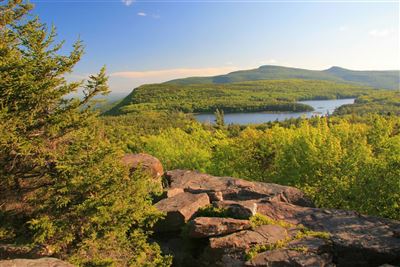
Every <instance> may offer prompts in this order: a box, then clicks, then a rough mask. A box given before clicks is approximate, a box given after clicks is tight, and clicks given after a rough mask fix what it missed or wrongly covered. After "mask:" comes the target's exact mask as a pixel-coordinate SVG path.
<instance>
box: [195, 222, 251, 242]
mask: <svg viewBox="0 0 400 267" xmlns="http://www.w3.org/2000/svg"><path fill="white" fill-rule="evenodd" d="M250 227H251V225H250V222H249V221H248V220H237V219H232V218H217V217H211V218H210V217H198V218H195V219H194V220H192V221H190V222H189V223H188V236H189V237H192V238H205V237H212V236H219V235H226V234H231V233H234V232H237V231H241V230H245V229H250Z"/></svg>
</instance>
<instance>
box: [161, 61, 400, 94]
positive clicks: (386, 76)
mask: <svg viewBox="0 0 400 267" xmlns="http://www.w3.org/2000/svg"><path fill="white" fill-rule="evenodd" d="M278 79H279V80H281V79H305V80H326V81H335V82H346V83H357V84H361V85H367V86H371V87H375V88H384V89H392V90H398V89H400V71H398V70H388V71H373V70H372V71H358V70H349V69H344V68H341V67H331V68H329V69H327V70H321V71H319V70H307V69H300V68H290V67H282V66H274V65H265V66H261V67H259V68H257V69H250V70H241V71H235V72H231V73H228V74H225V75H217V76H211V77H190V78H184V79H176V80H171V81H168V82H166V83H167V84H168V83H173V84H181V85H185V84H207V83H214V84H224V83H233V82H242V81H257V80H278Z"/></svg>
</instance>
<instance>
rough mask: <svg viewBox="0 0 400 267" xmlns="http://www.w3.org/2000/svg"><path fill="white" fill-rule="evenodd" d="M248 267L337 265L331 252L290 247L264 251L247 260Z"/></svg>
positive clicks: (323, 266) (318, 266)
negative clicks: (306, 250)
mask: <svg viewBox="0 0 400 267" xmlns="http://www.w3.org/2000/svg"><path fill="white" fill-rule="evenodd" d="M245 266H248V267H250V266H251V267H262V266H263V267H268V266H279V267H292V266H296V267H328V266H332V267H333V266H335V265H334V264H333V263H332V256H331V255H329V254H322V255H317V254H314V253H310V252H301V251H295V250H289V249H278V250H271V251H266V252H262V253H260V254H258V255H256V256H255V257H254V258H253V259H251V260H249V261H247V262H246V263H245Z"/></svg>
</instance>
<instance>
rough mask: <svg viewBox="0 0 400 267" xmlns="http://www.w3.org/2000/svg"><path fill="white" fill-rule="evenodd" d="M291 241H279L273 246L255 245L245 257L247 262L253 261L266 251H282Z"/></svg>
mask: <svg viewBox="0 0 400 267" xmlns="http://www.w3.org/2000/svg"><path fill="white" fill-rule="evenodd" d="M290 241H291V240H290V239H284V240H279V241H277V242H275V243H271V244H265V245H255V246H253V247H251V248H250V249H249V250H248V251H247V252H246V255H245V259H246V260H251V259H252V258H254V257H255V256H257V255H258V254H259V253H262V252H265V251H270V250H275V249H280V248H284V247H286V246H287V244H288V243H289V242H290Z"/></svg>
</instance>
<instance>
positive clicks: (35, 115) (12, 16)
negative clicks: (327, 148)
mask: <svg viewBox="0 0 400 267" xmlns="http://www.w3.org/2000/svg"><path fill="white" fill-rule="evenodd" d="M1 2H3V1H1ZM31 9H32V6H31V5H30V4H27V3H25V2H23V1H21V0H9V1H7V2H5V3H0V177H1V179H0V186H1V192H0V198H1V202H2V203H3V204H2V206H1V210H0V219H1V220H0V239H1V238H3V239H4V237H5V238H8V239H10V238H11V239H12V238H14V240H15V238H16V239H20V238H21V237H24V242H26V243H28V244H36V245H38V246H39V247H40V248H42V252H43V253H45V254H47V255H52V254H55V255H58V256H59V257H62V258H67V259H70V260H71V261H73V262H74V263H76V264H79V265H98V264H101V265H102V266H106V265H111V264H116V265H118V266H127V265H132V266H144V265H148V266H161V265H168V264H169V258H163V257H161V256H160V250H159V248H158V246H156V245H154V244H148V243H147V235H148V234H149V230H148V229H150V227H151V226H152V225H153V224H154V223H155V221H156V220H157V219H158V218H159V217H160V214H159V213H158V212H157V211H156V210H155V209H154V208H153V207H152V203H151V198H150V195H151V194H152V193H156V192H157V190H158V189H157V188H156V187H155V186H154V185H153V183H152V182H151V179H148V177H146V176H145V175H143V174H141V173H138V172H136V173H134V174H132V175H131V174H130V173H129V171H128V170H127V169H126V167H124V166H122V165H121V163H120V161H119V158H120V157H121V156H122V153H123V152H122V151H120V150H119V149H117V148H116V147H115V146H114V145H112V144H111V143H110V142H109V141H108V140H107V139H106V138H105V133H104V131H103V130H102V129H103V125H101V123H100V122H99V120H98V119H97V114H96V113H95V112H93V111H92V106H93V105H94V103H95V101H94V97H95V96H97V95H104V94H107V93H108V91H109V89H108V85H107V80H108V78H107V76H106V72H105V68H104V67H103V68H102V69H101V70H100V72H99V73H98V74H97V75H92V76H90V77H89V80H88V81H86V82H84V81H79V82H72V83H68V82H67V81H66V78H65V75H66V74H68V73H70V72H72V70H73V67H74V66H75V64H76V63H77V62H79V60H80V59H81V56H82V54H83V45H82V42H81V41H77V42H76V43H75V44H74V45H73V49H72V51H71V52H70V53H69V54H67V55H64V54H61V53H60V50H61V48H62V45H63V43H55V37H56V31H55V28H54V27H52V28H51V29H50V30H49V29H48V28H47V26H46V25H45V24H43V23H41V22H40V20H39V18H37V17H31V16H30V14H29V11H30V10H31ZM77 92H80V93H82V94H83V96H82V97H81V98H77V97H75V98H74V97H69V96H71V94H74V93H77ZM16 204H18V205H16ZM10 211H11V212H10ZM17 217H18V219H19V220H18V221H17V220H16V218H17ZM11 241H13V240H11Z"/></svg>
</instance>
